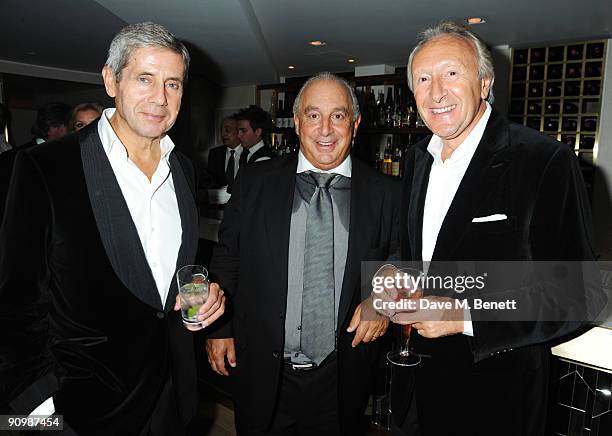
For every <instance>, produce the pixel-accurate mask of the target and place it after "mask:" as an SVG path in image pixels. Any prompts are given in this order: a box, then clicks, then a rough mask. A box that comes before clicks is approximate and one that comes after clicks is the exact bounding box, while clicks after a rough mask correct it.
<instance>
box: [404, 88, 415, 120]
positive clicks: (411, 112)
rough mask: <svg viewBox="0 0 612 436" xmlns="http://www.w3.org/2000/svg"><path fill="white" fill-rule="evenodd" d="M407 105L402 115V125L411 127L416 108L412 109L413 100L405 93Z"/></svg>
mask: <svg viewBox="0 0 612 436" xmlns="http://www.w3.org/2000/svg"><path fill="white" fill-rule="evenodd" d="M406 103H407V107H406V110H405V111H404V114H403V116H402V127H413V126H414V123H415V118H416V110H415V109H414V100H413V98H412V97H411V96H410V95H406Z"/></svg>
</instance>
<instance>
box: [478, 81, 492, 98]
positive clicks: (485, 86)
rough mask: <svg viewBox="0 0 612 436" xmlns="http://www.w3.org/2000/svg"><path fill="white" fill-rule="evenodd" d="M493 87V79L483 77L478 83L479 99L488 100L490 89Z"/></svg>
mask: <svg viewBox="0 0 612 436" xmlns="http://www.w3.org/2000/svg"><path fill="white" fill-rule="evenodd" d="M492 86H493V79H492V78H491V77H485V78H484V79H482V80H481V81H480V98H482V99H483V100H486V99H488V98H489V94H490V93H491V87H492Z"/></svg>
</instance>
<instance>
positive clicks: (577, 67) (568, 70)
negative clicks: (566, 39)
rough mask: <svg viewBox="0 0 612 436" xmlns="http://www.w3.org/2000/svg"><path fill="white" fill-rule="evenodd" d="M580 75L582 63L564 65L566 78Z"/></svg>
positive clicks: (575, 77) (574, 77)
mask: <svg viewBox="0 0 612 436" xmlns="http://www.w3.org/2000/svg"><path fill="white" fill-rule="evenodd" d="M580 76H582V64H580V63H573V64H566V65H565V77H566V78H568V79H577V78H579V77H580Z"/></svg>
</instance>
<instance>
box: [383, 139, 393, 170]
mask: <svg viewBox="0 0 612 436" xmlns="http://www.w3.org/2000/svg"><path fill="white" fill-rule="evenodd" d="M392 157H393V144H392V139H391V136H388V137H387V145H385V154H384V159H383V171H382V172H383V174H387V175H391V168H392V164H393V160H392Z"/></svg>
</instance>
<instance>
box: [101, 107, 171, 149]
mask: <svg viewBox="0 0 612 436" xmlns="http://www.w3.org/2000/svg"><path fill="white" fill-rule="evenodd" d="M114 113H115V108H108V109H104V112H102V116H101V117H100V121H99V122H98V134H99V135H100V141H102V147H103V148H104V151H105V152H106V154H107V155H110V154H111V153H119V154H120V155H121V156H123V157H124V158H125V159H127V157H128V156H127V150H126V149H125V145H123V143H122V142H121V140H120V139H119V137H118V136H117V134H116V133H115V130H114V129H113V126H111V123H110V119H111V118H112V116H113V114H114ZM159 147H160V149H161V158H162V159H166V158H167V157H168V155H169V154H170V152H171V151H172V150H173V149H174V142H172V139H170V137H169V136H168V135H164V137H163V138H162V139H161V140H160V141H159Z"/></svg>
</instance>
